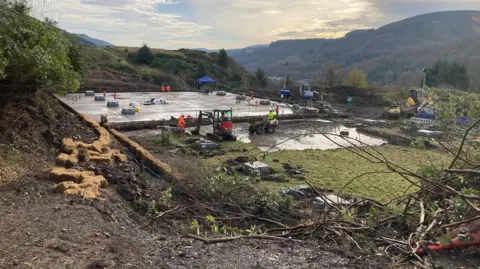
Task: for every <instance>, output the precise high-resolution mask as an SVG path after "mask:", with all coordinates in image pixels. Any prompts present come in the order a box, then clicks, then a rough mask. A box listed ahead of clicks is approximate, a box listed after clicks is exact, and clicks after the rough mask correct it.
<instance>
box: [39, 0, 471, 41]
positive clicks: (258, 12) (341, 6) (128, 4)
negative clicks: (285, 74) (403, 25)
mask: <svg viewBox="0 0 480 269" xmlns="http://www.w3.org/2000/svg"><path fill="white" fill-rule="evenodd" d="M31 1H32V4H33V6H34V8H33V15H34V16H35V17H37V18H44V17H48V18H50V19H53V20H55V21H57V22H58V23H59V26H60V27H61V28H63V29H65V30H67V31H69V32H72V33H78V34H86V35H89V36H90V37H93V38H98V39H102V40H105V41H108V42H110V43H113V44H115V45H117V46H135V47H138V46H141V45H142V44H144V43H145V44H148V45H149V46H150V47H154V48H165V49H178V48H209V49H219V48H226V49H233V48H242V47H246V46H250V45H257V44H269V43H270V42H273V41H276V40H281V39H300V38H338V37H342V36H344V35H345V34H346V33H348V32H349V31H352V30H355V29H366V28H378V27H380V26H382V25H384V24H387V23H390V22H394V21H398V20H402V19H405V18H408V17H411V16H415V15H420V14H424V13H430V12H436V11H446V10H472V9H473V10H480V0H31Z"/></svg>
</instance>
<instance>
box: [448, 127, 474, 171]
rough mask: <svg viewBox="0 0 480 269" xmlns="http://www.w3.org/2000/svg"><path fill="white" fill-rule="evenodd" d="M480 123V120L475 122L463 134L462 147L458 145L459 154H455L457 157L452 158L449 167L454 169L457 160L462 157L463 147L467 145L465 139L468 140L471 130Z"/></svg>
mask: <svg viewBox="0 0 480 269" xmlns="http://www.w3.org/2000/svg"><path fill="white" fill-rule="evenodd" d="M478 124H480V120H478V121H476V122H475V123H474V124H472V126H470V127H469V128H468V129H467V131H466V132H465V134H464V135H463V138H462V143H460V147H458V151H457V154H456V155H455V158H454V159H453V160H452V162H451V163H450V166H449V167H448V169H452V167H453V166H454V165H455V163H456V162H457V160H458V159H459V158H460V154H461V153H462V149H463V146H464V145H465V141H466V140H467V136H468V134H469V133H470V131H471V130H472V129H474V128H475V127H476V126H477V125H478Z"/></svg>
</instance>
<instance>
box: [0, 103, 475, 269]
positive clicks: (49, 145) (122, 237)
mask: <svg viewBox="0 0 480 269" xmlns="http://www.w3.org/2000/svg"><path fill="white" fill-rule="evenodd" d="M15 107H16V108H17V109H19V110H18V111H14V110H12V111H11V112H12V114H11V115H12V117H10V116H9V117H4V118H3V120H2V123H5V124H8V125H6V126H13V127H12V128H11V129H12V130H13V132H12V135H10V134H9V131H8V130H3V133H2V134H3V136H2V139H3V140H2V142H3V143H5V144H7V145H15V146H16V147H18V154H19V155H20V156H21V160H22V165H23V166H24V167H25V168H26V169H23V170H22V171H21V173H20V172H19V173H18V174H16V176H15V177H12V178H10V179H9V182H8V183H3V184H1V185H0V216H2V217H1V218H0V230H1V231H2V240H0V268H5V269H7V268H8V269H10V268H53V269H55V268H252V269H253V268H257V269H258V268H389V267H390V261H389V259H387V258H386V257H382V256H368V257H367V256H360V255H358V254H357V253H356V252H354V251H355V250H354V248H351V247H346V246H344V245H343V244H342V243H341V242H337V244H334V243H331V242H327V243H325V242H317V241H307V242H301V243H295V242H289V241H287V242H281V243H278V242H271V241H269V242H266V241H261V240H251V241H244V240H239V241H234V242H231V243H221V244H215V245H206V244H204V243H201V242H198V241H194V240H192V239H186V238H184V237H182V235H184V234H185V233H186V232H187V230H186V229H188V225H187V226H185V225H184V224H185V223H187V224H188V223H189V222H190V221H191V219H192V218H193V217H195V216H194V215H182V214H173V213H172V216H169V215H165V216H164V217H162V218H159V219H158V220H157V221H156V222H154V223H152V225H150V226H147V224H150V223H151V221H150V218H149V217H148V215H147V210H148V201H150V199H151V198H152V197H157V196H158V195H159V192H160V191H161V190H164V189H165V188H166V187H167V186H168V185H170V184H169V183H168V182H166V181H165V180H162V179H159V178H155V177H154V176H152V175H150V174H148V173H147V172H145V171H144V170H143V169H141V167H140V166H139V165H138V164H137V163H136V162H135V161H134V159H133V157H132V156H130V155H129V162H128V163H127V164H116V165H114V166H111V167H105V166H96V165H93V164H86V165H83V166H79V167H76V168H77V169H85V170H91V171H94V172H95V173H96V174H101V175H105V177H106V178H107V180H108V181H109V183H110V187H109V188H107V189H104V190H102V195H101V197H100V198H99V199H95V200H84V199H82V198H79V197H75V196H67V195H64V194H54V193H52V191H51V187H52V185H53V184H54V183H53V182H51V181H49V180H48V178H47V173H48V169H46V168H48V167H49V166H52V165H53V158H54V157H55V155H56V154H57V153H58V148H59V141H60V139H61V138H63V137H73V138H75V140H83V141H85V142H87V141H91V140H93V139H96V136H95V134H93V132H91V130H89V129H88V128H86V127H85V126H84V125H83V124H82V123H81V122H80V121H79V119H78V118H77V117H75V116H73V114H71V113H70V112H68V111H66V110H64V109H61V108H59V111H58V115H57V116H56V117H55V119H56V121H54V123H52V121H51V120H47V119H46V118H44V115H43V114H42V113H33V112H32V113H28V112H27V113H28V114H23V111H24V110H25V109H26V108H25V106H23V105H21V106H15ZM28 109H33V110H32V111H37V110H35V109H34V108H32V107H30V108H28ZM28 109H27V110H28ZM57 109H58V108H57ZM37 112H38V111H37ZM13 115H23V116H20V117H18V116H17V117H13ZM17 118H19V119H17ZM17 123H21V124H20V125H16V124H17ZM4 126H5V125H4ZM22 130H23V131H22ZM24 130H28V132H25V131H24ZM45 136H46V137H45ZM22 145H23V147H21V146H22ZM29 145H31V147H29ZM114 147H116V148H119V149H121V150H122V151H123V152H124V153H127V154H128V151H126V150H125V149H124V148H123V147H122V146H121V145H119V144H114ZM50 151H51V153H49V152H50ZM2 154H3V153H2ZM2 157H4V156H2ZM7 165H10V163H7ZM3 168H4V169H5V167H3ZM4 171H8V170H4ZM173 199H174V200H175V201H177V199H176V197H174V198H173ZM178 205H179V206H180V207H181V208H186V207H188V205H187V204H182V203H181V199H180V200H178ZM199 214H200V213H199ZM201 214H203V215H201V216H200V217H202V216H204V215H205V214H208V212H201ZM460 261H461V262H462V263H461V264H455V265H454V267H451V266H450V265H451V264H446V266H444V268H460V267H459V266H464V265H468V263H465V262H464V261H462V260H460ZM397 268H398V267H397ZM463 268H469V267H468V266H464V267H463Z"/></svg>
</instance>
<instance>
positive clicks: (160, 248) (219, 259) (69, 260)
mask: <svg viewBox="0 0 480 269" xmlns="http://www.w3.org/2000/svg"><path fill="white" fill-rule="evenodd" d="M0 191H1V192H2V197H1V203H0V214H1V215H2V218H1V219H0V226H1V227H2V231H4V233H3V235H2V241H1V242H0V253H1V255H0V256H1V258H0V268H225V266H227V265H228V267H229V268H387V265H386V264H385V263H382V262H381V261H377V260H373V261H372V260H368V261H362V260H359V259H357V260H356V259H353V258H354V256H355V255H354V254H353V253H349V252H345V251H342V250H341V248H339V247H333V248H332V246H328V247H327V246H321V245H318V244H315V243H293V242H286V243H272V242H266V241H243V240H242V241H236V242H233V243H223V244H216V245H206V244H204V243H201V242H198V241H193V240H192V239H185V238H181V237H180V236H179V235H178V234H177V233H176V232H175V231H174V230H172V228H169V227H165V228H164V229H162V230H160V231H156V232H154V233H153V232H150V231H146V230H142V229H141V228H140V226H141V225H142V223H141V221H135V220H133V219H132V218H131V216H132V215H135V214H136V213H135V212H134V211H133V210H132V209H131V208H130V207H129V206H128V204H126V203H125V202H124V200H123V198H122V197H121V196H119V195H118V193H116V192H115V191H114V190H113V189H108V190H107V191H106V192H105V193H104V196H105V200H94V201H83V200H82V199H80V198H76V197H72V196H65V195H62V194H55V195H53V194H51V191H50V184H49V183H48V182H46V181H44V180H42V179H41V178H25V179H23V180H20V181H17V182H15V183H11V184H9V185H7V186H2V187H1V188H0ZM140 219H141V218H140ZM143 224H144V223H143ZM327 249H328V251H327Z"/></svg>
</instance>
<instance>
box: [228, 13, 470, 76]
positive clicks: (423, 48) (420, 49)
mask: <svg viewBox="0 0 480 269" xmlns="http://www.w3.org/2000/svg"><path fill="white" fill-rule="evenodd" d="M479 42H480V11H449V12H437V13H431V14H426V15H420V16H416V17H412V18H409V19H406V20H402V21H399V22H395V23H391V24H388V25H385V26H383V27H380V28H378V29H368V30H356V31H352V32H350V33H348V34H347V35H346V36H345V37H343V38H339V39H304V40H281V41H276V42H273V43H271V44H270V45H269V46H268V47H266V48H257V49H255V50H253V51H249V52H247V51H241V52H240V53H233V54H232V56H233V57H234V58H235V59H236V60H237V62H238V63H240V64H242V65H244V66H245V67H246V68H247V70H255V69H256V68H262V69H264V70H265V71H266V72H267V73H268V74H269V75H272V76H279V75H282V74H283V70H284V69H283V68H284V65H283V64H284V62H285V61H288V62H289V74H290V75H291V76H292V77H294V78H315V77H319V76H321V74H322V68H323V65H324V64H325V63H327V62H335V63H337V64H338V65H340V66H341V67H342V68H344V69H349V68H351V67H353V66H357V65H359V66H361V67H362V68H363V69H365V70H366V71H367V74H368V78H369V79H370V80H371V81H374V82H376V83H379V84H384V83H385V82H386V81H385V78H386V77H387V83H388V82H389V81H388V80H398V79H399V78H401V77H404V76H406V75H410V76H412V77H413V79H414V80H415V79H419V78H420V77H421V69H422V68H423V67H425V66H429V65H432V64H433V63H434V62H435V61H437V60H438V58H440V57H444V58H447V59H449V60H455V61H459V62H461V63H465V64H466V65H467V67H468V68H469V69H470V71H471V72H472V73H473V72H474V71H476V70H480V69H479V67H480V49H478V44H479ZM404 72H410V73H407V74H402V73H404ZM415 74H417V76H418V74H420V76H419V77H418V78H415ZM392 77H393V78H392Z"/></svg>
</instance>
